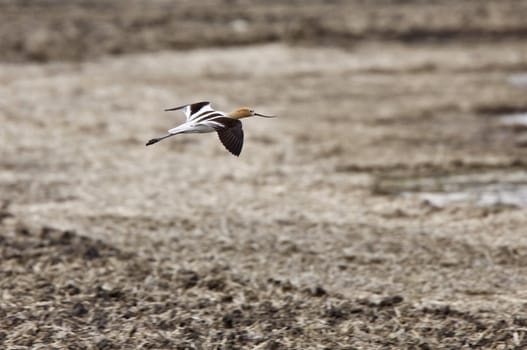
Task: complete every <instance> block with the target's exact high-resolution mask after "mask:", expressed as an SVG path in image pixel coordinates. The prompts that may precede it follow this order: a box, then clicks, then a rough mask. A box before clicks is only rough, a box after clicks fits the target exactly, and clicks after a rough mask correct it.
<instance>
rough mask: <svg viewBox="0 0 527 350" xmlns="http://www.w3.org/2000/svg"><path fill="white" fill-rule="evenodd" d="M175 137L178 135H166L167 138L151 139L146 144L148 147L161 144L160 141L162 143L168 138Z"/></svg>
mask: <svg viewBox="0 0 527 350" xmlns="http://www.w3.org/2000/svg"><path fill="white" fill-rule="evenodd" d="M174 135H176V134H168V135H166V136H162V137H156V138H154V139H151V140H150V141H148V142H147V143H146V145H147V146H150V145H153V144H154V143H156V142H159V141H161V140H164V139H166V138H167V137H170V136H174Z"/></svg>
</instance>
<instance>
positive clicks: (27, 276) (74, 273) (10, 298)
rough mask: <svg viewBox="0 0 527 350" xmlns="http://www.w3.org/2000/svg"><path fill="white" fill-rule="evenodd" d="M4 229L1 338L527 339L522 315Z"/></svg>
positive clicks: (186, 342) (234, 342)
mask: <svg viewBox="0 0 527 350" xmlns="http://www.w3.org/2000/svg"><path fill="white" fill-rule="evenodd" d="M2 230H3V235H2V241H1V242H2V244H1V250H0V258H1V259H2V261H3V269H2V273H1V279H0V280H1V281H2V282H1V287H2V290H4V295H3V302H2V308H1V311H0V312H1V313H2V318H3V320H4V322H3V327H2V331H1V333H0V339H1V341H2V344H3V345H4V346H8V347H12V346H26V347H32V346H36V345H37V344H47V345H49V346H62V345H64V344H72V346H74V347H75V348H79V349H82V348H93V347H95V348H98V349H112V348H123V347H134V348H136V347H145V348H152V347H155V348H157V347H165V348H166V347H168V348H185V347H212V346H218V345H220V344H221V345H222V346H226V347H229V348H244V347H254V346H261V347H263V348H265V349H281V348H290V347H291V346H294V347H296V348H305V347H310V346H313V345H315V344H319V345H324V346H326V347H327V346H330V347H332V348H337V349H349V348H350V347H352V348H354V347H364V346H367V347H377V346H396V347H400V346H409V345H412V346H417V347H420V348H437V347H438V346H441V347H444V348H449V347H450V348H451V347H463V346H468V347H495V346H498V345H499V344H515V345H516V346H519V347H521V346H525V345H527V343H525V341H524V340H521V341H520V340H519V339H520V338H518V334H521V332H522V331H521V330H520V329H523V328H522V327H523V326H524V324H523V323H524V322H525V320H524V319H522V318H521V316H520V315H516V316H514V317H512V318H507V319H500V320H496V321H492V320H488V319H487V317H486V316H485V315H484V313H483V314H481V315H480V314H478V313H475V314H471V313H467V312H461V311H459V310H456V308H453V307H452V306H449V305H448V304H442V305H440V306H435V307H429V306H428V307H416V306H415V305H412V304H411V303H408V302H407V301H405V300H404V298H403V297H401V296H399V295H394V296H386V297H383V298H380V299H377V300H372V299H368V298H360V299H349V298H345V297H343V296H341V295H338V294H335V293H329V294H328V292H327V291H326V290H325V289H323V288H322V287H321V286H314V287H313V288H312V289H298V288H297V287H295V286H293V285H291V284H290V283H288V282H283V281H280V280H275V279H268V280H260V279H258V278H257V279H253V278H250V277H249V276H244V275H240V274H237V273H235V272H233V271H232V269H231V268H230V267H229V266H225V265H216V266H212V268H210V269H202V270H200V271H193V270H185V269H177V268H176V269H175V270H174V266H172V265H171V264H166V263H164V262H163V261H162V260H157V261H148V260H145V259H142V258H141V257H139V256H137V254H135V253H133V252H131V253H125V252H123V251H121V250H119V249H117V248H115V247H112V246H109V245H107V244H105V243H103V242H101V241H95V240H92V239H89V238H87V237H85V236H79V235H78V234H77V233H75V232H72V231H61V230H56V229H53V228H49V227H43V228H29V227H26V226H24V225H23V224H20V223H19V224H18V225H17V226H16V228H14V229H11V228H8V227H6V226H5V225H4V226H3V227H2ZM10 291H13V292H14V291H19V292H21V291H24V293H23V295H20V294H19V295H15V294H12V293H10ZM522 339H523V338H522ZM293 344H294V345H293Z"/></svg>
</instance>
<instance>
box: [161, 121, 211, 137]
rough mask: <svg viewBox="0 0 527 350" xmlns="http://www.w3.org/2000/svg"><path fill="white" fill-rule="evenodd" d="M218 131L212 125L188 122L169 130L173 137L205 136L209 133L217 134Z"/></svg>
mask: <svg viewBox="0 0 527 350" xmlns="http://www.w3.org/2000/svg"><path fill="white" fill-rule="evenodd" d="M215 131H216V130H215V129H214V128H213V127H211V126H210V125H205V124H196V123H194V122H186V123H183V124H181V125H178V126H176V127H175V128H172V129H170V130H168V133H169V134H171V135H176V134H203V133H207V132H215Z"/></svg>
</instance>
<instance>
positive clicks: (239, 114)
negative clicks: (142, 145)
mask: <svg viewBox="0 0 527 350" xmlns="http://www.w3.org/2000/svg"><path fill="white" fill-rule="evenodd" d="M180 109H181V110H183V113H184V114H185V116H186V118H187V120H186V122H185V123H183V124H181V125H179V126H177V127H175V128H172V129H170V130H168V135H165V136H162V137H157V138H153V139H151V140H150V141H148V142H147V143H146V145H147V146H149V145H152V144H154V143H156V142H159V141H161V140H164V139H166V138H168V137H171V136H174V135H178V134H191V133H208V132H217V133H218V136H219V138H220V141H221V143H222V144H223V145H224V146H225V148H226V149H227V150H228V151H229V152H231V153H232V154H234V155H235V156H239V155H240V153H241V151H242V147H243V128H242V122H241V121H240V120H239V119H242V118H247V117H252V116H260V117H265V118H273V116H268V115H263V114H260V113H255V112H254V111H253V110H252V109H250V108H247V107H242V108H238V109H237V110H235V111H233V112H230V113H224V112H220V111H216V110H214V109H213V108H212V107H211V104H210V102H197V103H192V104H188V105H183V106H179V107H174V108H169V109H166V110H165V111H176V110H180Z"/></svg>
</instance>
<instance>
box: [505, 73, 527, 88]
mask: <svg viewBox="0 0 527 350" xmlns="http://www.w3.org/2000/svg"><path fill="white" fill-rule="evenodd" d="M508 81H509V83H510V84H512V85H514V86H517V87H521V88H527V72H526V73H516V74H512V75H510V76H509V78H508Z"/></svg>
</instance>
